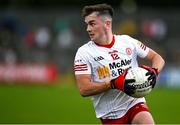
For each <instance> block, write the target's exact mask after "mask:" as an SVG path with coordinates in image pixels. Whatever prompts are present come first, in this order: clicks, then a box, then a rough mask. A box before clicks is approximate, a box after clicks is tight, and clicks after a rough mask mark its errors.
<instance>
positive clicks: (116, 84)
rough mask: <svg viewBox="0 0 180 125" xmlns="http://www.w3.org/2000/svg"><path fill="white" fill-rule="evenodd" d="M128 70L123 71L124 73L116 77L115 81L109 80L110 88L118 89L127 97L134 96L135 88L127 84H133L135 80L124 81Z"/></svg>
mask: <svg viewBox="0 0 180 125" xmlns="http://www.w3.org/2000/svg"><path fill="white" fill-rule="evenodd" d="M128 70H129V68H127V69H125V71H124V72H123V73H122V74H121V75H120V76H118V77H117V78H116V79H113V80H111V88H112V89H119V90H121V91H123V92H124V93H126V94H127V95H132V94H134V91H135V87H134V86H132V85H130V84H129V83H133V82H135V79H125V77H126V74H127V72H128Z"/></svg>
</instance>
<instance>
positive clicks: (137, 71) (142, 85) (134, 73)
mask: <svg viewBox="0 0 180 125" xmlns="http://www.w3.org/2000/svg"><path fill="white" fill-rule="evenodd" d="M147 72H148V71H147V70H146V69H144V68H141V67H136V68H131V69H129V70H128V72H127V75H126V77H125V79H135V82H133V83H129V84H130V85H133V86H135V88H136V90H135V93H134V94H133V95H131V96H132V97H135V98H140V97H144V96H146V95H147V94H149V93H150V92H151V90H152V85H150V82H148V76H146V73H147Z"/></svg>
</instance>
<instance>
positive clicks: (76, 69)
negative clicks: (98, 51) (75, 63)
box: [74, 69, 88, 71]
mask: <svg viewBox="0 0 180 125" xmlns="http://www.w3.org/2000/svg"><path fill="white" fill-rule="evenodd" d="M86 70H88V69H75V70H74V71H86Z"/></svg>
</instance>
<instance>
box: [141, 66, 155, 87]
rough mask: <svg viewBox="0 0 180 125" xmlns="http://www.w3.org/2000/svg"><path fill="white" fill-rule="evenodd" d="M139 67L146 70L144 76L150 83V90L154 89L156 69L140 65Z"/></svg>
mask: <svg viewBox="0 0 180 125" xmlns="http://www.w3.org/2000/svg"><path fill="white" fill-rule="evenodd" d="M140 67H141V68H144V69H146V70H148V72H147V73H146V76H149V77H148V81H150V83H151V85H152V88H154V86H155V85H156V79H157V76H158V70H157V69H156V68H152V67H149V66H146V65H141V66H140Z"/></svg>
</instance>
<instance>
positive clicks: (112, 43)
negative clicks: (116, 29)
mask: <svg viewBox="0 0 180 125" xmlns="http://www.w3.org/2000/svg"><path fill="white" fill-rule="evenodd" d="M114 43H115V37H114V35H113V38H112V41H111V43H110V44H105V45H102V44H98V43H95V44H96V45H97V46H101V47H106V48H111V47H112V46H113V45H114Z"/></svg>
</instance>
